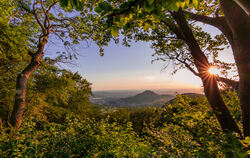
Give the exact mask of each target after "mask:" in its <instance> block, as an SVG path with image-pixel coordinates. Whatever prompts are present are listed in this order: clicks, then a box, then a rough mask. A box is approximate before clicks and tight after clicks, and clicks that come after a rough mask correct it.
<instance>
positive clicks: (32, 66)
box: [10, 38, 47, 128]
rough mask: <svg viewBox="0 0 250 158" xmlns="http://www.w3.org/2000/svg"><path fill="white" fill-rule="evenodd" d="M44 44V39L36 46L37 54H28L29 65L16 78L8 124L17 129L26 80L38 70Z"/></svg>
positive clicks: (22, 108)
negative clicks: (29, 57)
mask: <svg viewBox="0 0 250 158" xmlns="http://www.w3.org/2000/svg"><path fill="white" fill-rule="evenodd" d="M46 43H47V38H44V40H43V41H42V42H40V44H39V45H38V47H37V48H38V50H37V52H36V53H34V54H32V53H29V54H30V55H31V57H32V58H31V61H30V63H29V65H28V66H27V67H26V68H25V69H24V70H23V71H22V72H21V73H20V74H18V76H17V81H16V96H15V103H14V107H13V111H12V114H11V117H10V123H11V125H12V126H13V127H17V128H19V127H20V125H21V123H22V119H23V112H24V108H25V98H26V86H27V83H28V79H29V77H30V75H31V74H32V72H34V71H35V70H36V69H37V68H38V66H39V64H40V62H39V60H40V58H41V57H42V55H43V51H44V47H45V45H46Z"/></svg>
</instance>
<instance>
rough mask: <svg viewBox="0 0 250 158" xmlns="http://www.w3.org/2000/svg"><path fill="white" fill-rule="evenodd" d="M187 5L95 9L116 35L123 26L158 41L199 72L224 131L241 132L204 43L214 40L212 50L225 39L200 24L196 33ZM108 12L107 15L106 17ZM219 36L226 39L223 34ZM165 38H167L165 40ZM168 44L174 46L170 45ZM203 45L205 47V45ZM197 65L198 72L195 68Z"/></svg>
mask: <svg viewBox="0 0 250 158" xmlns="http://www.w3.org/2000/svg"><path fill="white" fill-rule="evenodd" d="M197 3H198V2H197V1H191V4H193V5H194V6H197V5H198V4H197ZM112 5H113V6H112ZM117 5H118V6H119V7H117ZM186 5H189V2H187V1H185V2H181V1H153V0H152V1H146V0H140V1H128V2H124V3H122V2H121V3H118V4H117V3H115V2H113V3H108V2H103V3H100V4H99V6H97V7H96V8H95V10H96V12H99V13H100V14H101V15H102V16H104V23H105V24H104V25H106V26H107V27H108V28H109V30H110V33H111V34H112V35H113V36H115V37H116V36H117V35H118V33H119V30H120V29H123V34H124V35H125V36H126V37H128V38H133V34H135V38H136V39H137V40H144V41H147V40H151V41H153V42H155V41H156V42H155V43H158V45H157V44H156V45H154V44H153V47H154V46H155V49H156V50H160V52H161V53H162V54H164V55H167V56H168V57H169V59H170V60H176V61H177V62H179V64H181V65H182V66H183V65H184V66H186V67H187V68H188V69H190V70H191V71H192V72H193V73H194V74H196V75H197V76H199V77H200V78H201V80H202V82H203V86H204V92H205V95H206V97H207V99H208V101H209V103H210V105H211V107H212V108H213V110H214V111H215V115H216V117H217V119H218V121H219V123H220V125H221V128H222V129H223V131H228V130H229V131H234V132H237V133H239V134H240V133H241V132H240V130H239V128H238V126H237V124H236V123H235V121H234V119H233V118H232V117H231V115H230V113H229V110H228V109H227V107H226V105H225V103H224V102H223V100H222V98H221V96H220V93H219V89H218V86H217V77H215V76H213V75H211V74H209V72H208V69H209V68H210V66H211V64H210V63H209V61H208V59H207V57H206V55H205V54H204V52H203V51H202V50H201V46H200V45H202V43H203V42H205V43H206V42H207V41H210V42H209V44H208V50H210V51H212V50H213V49H212V48H213V47H214V46H216V47H218V48H219V46H221V45H222V44H224V43H223V42H222V43H218V42H217V44H216V42H214V41H213V42H212V40H211V39H209V38H208V36H207V35H206V34H204V33H200V34H199V31H200V30H199V29H200V28H196V35H194V33H193V31H192V30H191V28H190V27H192V29H194V27H193V26H194V25H193V26H192V25H190V24H188V23H187V21H186V18H185V16H184V13H183V11H182V9H181V8H180V9H179V6H181V7H183V8H184V7H185V6H186ZM105 15H107V16H106V17H105ZM149 28H151V30H149ZM197 30H198V31H197ZM129 32H130V33H129ZM145 32H146V33H147V34H149V37H147V36H145ZM162 32H164V34H162ZM150 36H151V37H152V36H154V37H155V38H151V37H150ZM126 37H125V44H126ZM164 38H165V39H164ZM206 38H207V39H206ZM218 38H219V39H222V41H223V36H221V37H218ZM162 39H164V40H163V41H162ZM166 46H170V48H167V47H166ZM175 47H177V48H175ZM202 47H203V48H204V45H202ZM181 48H186V49H187V50H188V52H189V53H185V50H182V49H181ZM178 51H180V52H178ZM213 51H215V53H214V54H215V55H216V54H217V53H218V51H216V50H215V49H214V50H213ZM210 53H211V52H210ZM188 62H189V63H190V65H189V64H188ZM193 66H195V68H196V69H197V71H198V72H196V71H195V70H194V69H193V68H194V67H193Z"/></svg>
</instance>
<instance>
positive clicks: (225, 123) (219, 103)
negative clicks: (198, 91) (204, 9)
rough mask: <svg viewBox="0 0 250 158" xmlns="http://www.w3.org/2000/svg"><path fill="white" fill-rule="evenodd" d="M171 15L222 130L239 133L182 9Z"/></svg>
mask: <svg viewBox="0 0 250 158" xmlns="http://www.w3.org/2000/svg"><path fill="white" fill-rule="evenodd" d="M172 15H173V17H174V19H175V20H176V22H177V24H178V26H179V28H180V30H181V32H182V34H183V36H184V40H185V42H186V43H187V45H188V47H189V49H190V52H191V55H192V57H193V59H194V63H195V66H196V67H197V69H198V72H199V75H200V78H201V80H202V83H203V86H204V92H205V95H206V97H207V100H208V102H209V104H210V105H211V107H212V109H213V111H214V112H215V115H216V117H217V119H218V122H219V124H220V126H221V128H222V130H223V131H225V132H227V131H234V132H237V133H239V134H241V132H240V130H239V127H238V126H237V124H236V122H235V121H234V119H233V118H232V116H231V115H230V112H229V110H228V108H227V107H226V105H225V103H224V101H223V100H222V98H221V96H220V93H219V89H218V85H217V80H216V77H215V76H213V75H211V74H209V72H208V69H209V67H210V64H209V62H208V60H207V58H206V56H205V55H204V53H203V52H202V51H201V49H200V46H199V44H198V43H197V41H196V39H195V37H194V35H193V33H192V30H191V29H190V28H189V26H188V23H187V21H186V19H185V17H184V14H183V11H182V9H179V11H178V12H175V13H173V14H172Z"/></svg>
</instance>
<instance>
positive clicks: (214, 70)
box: [208, 66, 220, 75]
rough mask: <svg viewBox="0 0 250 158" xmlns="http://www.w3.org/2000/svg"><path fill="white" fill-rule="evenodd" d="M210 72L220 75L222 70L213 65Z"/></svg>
mask: <svg viewBox="0 0 250 158" xmlns="http://www.w3.org/2000/svg"><path fill="white" fill-rule="evenodd" d="M208 72H209V73H210V74H212V75H219V73H220V70H219V69H218V68H217V67H214V66H211V67H210V68H209V70H208Z"/></svg>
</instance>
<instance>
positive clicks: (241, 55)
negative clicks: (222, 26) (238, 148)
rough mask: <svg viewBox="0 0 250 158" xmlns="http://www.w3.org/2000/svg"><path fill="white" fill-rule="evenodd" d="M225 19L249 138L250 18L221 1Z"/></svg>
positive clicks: (226, 1)
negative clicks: (229, 34) (230, 37)
mask: <svg viewBox="0 0 250 158" xmlns="http://www.w3.org/2000/svg"><path fill="white" fill-rule="evenodd" d="M220 4H221V7H222V9H223V12H224V14H225V19H226V22H227V24H228V26H229V27H230V29H231V30H232V36H233V45H232V48H233V50H234V51H233V53H234V58H235V62H236V65H237V68H238V72H239V78H240V80H239V98H240V105H241V110H242V120H243V131H244V136H245V137H247V136H250V17H249V16H248V15H247V14H246V13H245V12H244V11H243V10H242V8H241V7H239V6H238V5H237V4H236V3H235V2H234V1H233V0H221V1H220Z"/></svg>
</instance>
